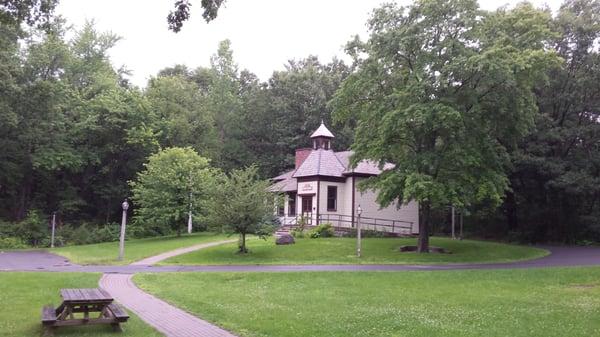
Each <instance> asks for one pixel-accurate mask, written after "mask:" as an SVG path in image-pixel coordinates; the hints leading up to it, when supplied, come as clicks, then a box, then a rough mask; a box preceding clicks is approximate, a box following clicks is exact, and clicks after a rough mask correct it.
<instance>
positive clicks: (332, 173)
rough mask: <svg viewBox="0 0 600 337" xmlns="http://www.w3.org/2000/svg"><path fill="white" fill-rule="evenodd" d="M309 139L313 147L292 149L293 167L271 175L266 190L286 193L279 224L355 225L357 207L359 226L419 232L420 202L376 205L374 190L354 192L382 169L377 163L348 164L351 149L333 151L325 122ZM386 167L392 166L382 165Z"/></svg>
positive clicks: (385, 230)
mask: <svg viewBox="0 0 600 337" xmlns="http://www.w3.org/2000/svg"><path fill="white" fill-rule="evenodd" d="M310 137H311V139H312V143H313V146H312V148H304V149H297V150H296V163H295V167H294V169H293V170H291V171H288V172H285V173H283V174H281V175H279V176H277V177H275V178H273V179H272V180H273V182H274V184H273V185H272V186H271V187H270V190H271V191H272V192H275V193H279V194H281V195H282V196H283V197H284V198H283V199H284V200H283V203H280V204H279V206H278V207H277V210H276V212H277V216H278V217H279V219H280V221H281V223H282V225H283V226H295V225H297V224H298V223H299V221H300V219H304V222H305V223H307V224H308V225H309V226H315V225H318V224H321V223H331V224H332V225H333V226H334V227H337V228H340V227H341V228H351V227H355V225H356V221H357V220H358V212H357V210H358V208H359V206H360V209H361V214H360V219H361V220H360V221H361V227H362V228H363V229H370V230H376V231H383V232H388V233H394V234H417V233H418V231H419V207H418V203H416V202H409V203H408V204H404V205H397V204H392V205H390V206H388V207H385V208H380V206H379V204H378V203H377V202H376V197H377V193H376V192H375V191H372V190H368V191H364V192H361V191H359V190H358V188H357V184H358V183H359V182H360V181H361V180H363V179H365V178H368V177H371V176H376V175H378V174H380V173H381V170H380V169H379V167H378V166H377V165H376V164H375V163H373V162H370V161H367V160H363V161H361V162H359V163H358V165H357V166H356V167H355V168H352V167H351V165H350V156H351V155H352V151H341V152H334V151H333V149H332V140H333V138H335V137H334V135H333V134H332V133H331V131H329V130H328V129H327V127H326V126H325V125H324V124H323V123H321V126H319V128H318V129H317V130H316V131H315V132H313V134H312V135H311V136H310ZM390 168H393V165H391V164H388V165H386V166H385V167H384V168H383V169H384V170H385V169H390Z"/></svg>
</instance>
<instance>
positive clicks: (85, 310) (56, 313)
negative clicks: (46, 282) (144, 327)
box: [42, 289, 129, 335]
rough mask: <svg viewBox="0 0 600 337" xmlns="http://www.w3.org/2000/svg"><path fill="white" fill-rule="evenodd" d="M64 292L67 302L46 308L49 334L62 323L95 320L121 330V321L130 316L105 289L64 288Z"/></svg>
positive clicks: (70, 323) (46, 326)
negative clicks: (56, 306)
mask: <svg viewBox="0 0 600 337" xmlns="http://www.w3.org/2000/svg"><path fill="white" fill-rule="evenodd" d="M60 296H61V297H62V299H63V302H62V303H61V305H59V306H58V308H56V309H55V308H54V306H53V305H47V306H44V308H43V309H42V325H43V326H44V334H45V335H52V334H53V332H54V329H55V328H56V327H59V326H76V325H91V324H110V325H111V326H112V327H113V329H114V330H115V331H121V325H120V324H121V323H124V322H126V321H127V319H129V316H128V315H127V312H126V311H125V310H123V308H121V307H120V306H119V305H118V304H116V303H114V301H113V298H112V297H111V296H110V294H108V293H107V292H106V291H104V290H102V289H61V290H60ZM96 313H97V315H96ZM75 314H83V317H79V318H77V317H76V316H75ZM78 316H80V315H78ZM92 316H96V317H92Z"/></svg>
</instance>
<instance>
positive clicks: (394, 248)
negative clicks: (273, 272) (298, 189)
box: [162, 237, 548, 265]
mask: <svg viewBox="0 0 600 337" xmlns="http://www.w3.org/2000/svg"><path fill="white" fill-rule="evenodd" d="M414 244H416V239H414V238H365V239H363V241H362V257H361V258H357V257H356V239H355V238H320V239H296V243H295V244H293V245H282V246H277V245H275V242H274V238H269V239H267V240H266V241H265V240H256V239H255V240H250V241H248V247H249V249H250V253H249V254H238V253H237V243H234V244H226V245H220V246H216V247H211V248H207V249H202V250H199V251H195V252H192V253H188V254H184V255H179V256H175V257H172V258H170V259H168V260H165V261H164V262H162V264H184V265H194V264H202V265H223V264H445V263H494V262H512V261H520V260H528V259H535V258H539V257H543V256H545V255H547V254H548V251H546V250H543V249H538V248H534V247H528V246H517V245H508V244H502V243H496V242H486V241H474V240H462V241H459V240H451V239H448V238H442V237H433V238H431V245H433V246H440V247H444V248H447V249H449V250H450V251H451V252H452V254H417V253H401V252H400V251H398V248H399V247H400V246H403V245H414Z"/></svg>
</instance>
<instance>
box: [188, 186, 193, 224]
mask: <svg viewBox="0 0 600 337" xmlns="http://www.w3.org/2000/svg"><path fill="white" fill-rule="evenodd" d="M188 234H192V192H191V191H190V210H189V212H188Z"/></svg>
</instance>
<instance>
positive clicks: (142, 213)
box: [130, 147, 214, 235]
mask: <svg viewBox="0 0 600 337" xmlns="http://www.w3.org/2000/svg"><path fill="white" fill-rule="evenodd" d="M213 179H214V172H213V171H212V170H211V169H210V167H209V160H208V159H206V158H204V157H201V156H200V155H199V154H198V153H197V152H195V151H194V150H193V149H192V148H189V147H186V148H177V147H174V148H168V149H164V150H162V151H160V152H158V153H156V154H154V155H152V156H150V158H149V160H148V163H147V164H146V165H145V169H144V170H143V171H142V172H140V173H138V176H137V179H136V180H135V181H132V182H130V184H131V187H132V191H133V201H134V202H135V203H136V208H135V215H136V220H137V221H139V222H141V223H142V224H143V225H145V226H150V227H153V229H154V230H155V231H157V232H162V234H167V233H168V231H169V230H172V231H175V232H177V234H178V235H180V234H181V233H182V231H183V229H184V228H185V225H186V223H187V219H188V216H189V212H190V211H191V212H192V215H193V218H195V219H196V220H201V219H203V217H204V216H205V215H206V214H207V213H208V207H207V202H208V200H209V198H210V196H211V190H212V189H213V188H214V184H213Z"/></svg>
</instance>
